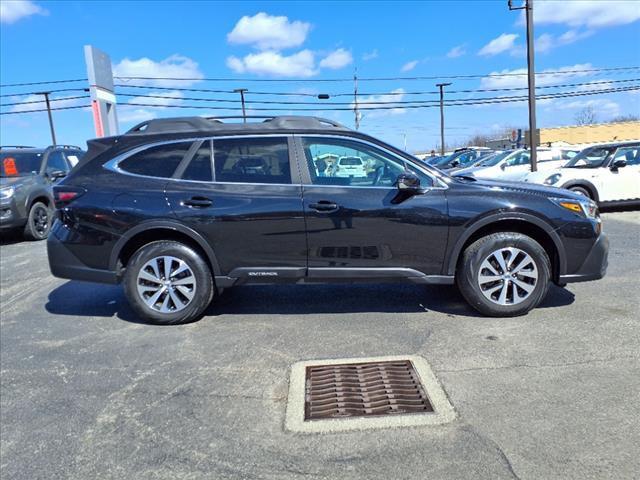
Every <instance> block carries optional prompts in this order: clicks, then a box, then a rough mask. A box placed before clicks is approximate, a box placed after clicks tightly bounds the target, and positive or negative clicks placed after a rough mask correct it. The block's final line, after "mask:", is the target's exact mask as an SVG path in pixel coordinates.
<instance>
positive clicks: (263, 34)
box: [227, 12, 311, 50]
mask: <svg viewBox="0 0 640 480" xmlns="http://www.w3.org/2000/svg"><path fill="white" fill-rule="evenodd" d="M310 29H311V24H310V23H306V22H301V21H298V20H296V21H294V22H290V21H289V19H288V18H287V17H285V16H278V17H276V16H273V15H269V14H267V13H264V12H260V13H257V14H256V15H254V16H253V17H249V16H246V15H245V16H244V17H242V18H241V19H240V20H238V23H236V25H235V27H233V30H232V31H231V32H229V33H228V34H227V41H228V42H229V43H231V44H240V45H244V44H249V45H253V46H254V47H256V48H258V49H259V50H274V49H275V50H279V49H282V48H288V47H297V46H299V45H302V44H303V43H304V41H305V39H306V38H307V34H308V33H309V30H310Z"/></svg>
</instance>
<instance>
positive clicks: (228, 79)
mask: <svg viewBox="0 0 640 480" xmlns="http://www.w3.org/2000/svg"><path fill="white" fill-rule="evenodd" d="M638 69H640V66H632V67H608V68H583V69H573V70H545V71H543V72H536V75H573V74H578V73H596V72H598V73H599V72H615V71H629V70H638ZM526 75H527V73H526V72H523V73H516V72H505V73H489V74H473V75H433V76H415V77H364V78H358V79H359V80H361V81H406V80H439V79H473V78H494V77H497V78H500V77H519V76H526ZM114 78H117V79H119V80H147V81H149V80H162V81H171V82H183V81H184V82H199V81H202V82H258V83H269V82H271V83H272V82H280V83H287V82H296V83H298V82H318V83H322V82H323V83H326V82H352V81H353V78H347V77H343V78H232V77H214V78H207V77H134V76H130V77H120V76H119V77H114Z"/></svg>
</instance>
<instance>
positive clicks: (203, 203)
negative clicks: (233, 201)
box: [182, 197, 213, 208]
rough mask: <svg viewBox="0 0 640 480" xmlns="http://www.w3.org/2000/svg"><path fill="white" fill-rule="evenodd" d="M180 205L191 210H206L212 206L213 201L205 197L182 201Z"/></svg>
mask: <svg viewBox="0 0 640 480" xmlns="http://www.w3.org/2000/svg"><path fill="white" fill-rule="evenodd" d="M182 204H183V205H185V206H187V207H191V208H207V207H211V206H212V205H213V201H212V200H211V199H210V198H207V197H191V198H190V199H189V200H184V201H183V202H182Z"/></svg>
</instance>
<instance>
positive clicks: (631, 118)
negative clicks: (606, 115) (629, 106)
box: [607, 113, 640, 123]
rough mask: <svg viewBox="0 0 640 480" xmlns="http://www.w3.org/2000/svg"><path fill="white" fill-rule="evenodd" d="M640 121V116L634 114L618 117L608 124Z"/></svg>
mask: <svg viewBox="0 0 640 480" xmlns="http://www.w3.org/2000/svg"><path fill="white" fill-rule="evenodd" d="M638 120H640V116H638V115H634V114H633V113H630V114H627V115H619V116H617V117H614V118H612V119H611V120H609V122H607V123H618V122H637V121H638Z"/></svg>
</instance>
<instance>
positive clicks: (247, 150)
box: [213, 137, 291, 184]
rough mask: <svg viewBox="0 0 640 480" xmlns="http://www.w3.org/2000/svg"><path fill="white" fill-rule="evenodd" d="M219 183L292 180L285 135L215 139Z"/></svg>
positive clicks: (282, 182) (216, 168) (214, 148)
mask: <svg viewBox="0 0 640 480" xmlns="http://www.w3.org/2000/svg"><path fill="white" fill-rule="evenodd" d="M213 162H214V164H215V181H216V182H233V183H278V184H285V183H291V168H290V166H289V147H288V143H287V138H286V137H278V138H274V137H266V138H255V137H254V138H223V139H214V141H213Z"/></svg>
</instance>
